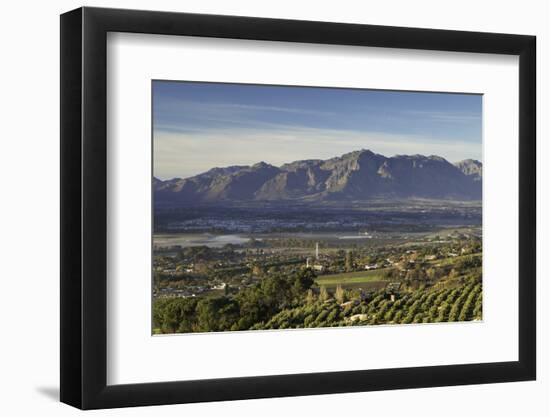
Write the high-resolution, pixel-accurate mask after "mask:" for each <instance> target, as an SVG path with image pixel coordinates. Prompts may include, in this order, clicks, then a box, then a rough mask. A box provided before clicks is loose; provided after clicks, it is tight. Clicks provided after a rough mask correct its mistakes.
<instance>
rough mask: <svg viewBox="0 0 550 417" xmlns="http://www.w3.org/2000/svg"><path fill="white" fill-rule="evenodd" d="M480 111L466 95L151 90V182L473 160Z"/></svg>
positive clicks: (161, 86)
mask: <svg viewBox="0 0 550 417" xmlns="http://www.w3.org/2000/svg"><path fill="white" fill-rule="evenodd" d="M481 106H482V97H481V96H480V95H468V94H443V93H417V92H397V91H383V90H359V89H340V88H316V87H282V86H263V85H246V84H222V83H200V82H171V81H154V82H153V143H154V175H155V176H157V177H159V178H162V179H168V178H173V177H182V178H185V177H189V176H192V175H196V174H199V173H201V172H204V171H207V170H208V169H210V168H212V167H214V166H228V165H248V164H254V163H256V162H259V161H265V162H268V163H271V164H273V165H281V164H283V163H285V162H291V161H294V160H298V159H312V158H321V159H325V158H330V157H333V156H338V155H341V154H344V153H346V152H351V151H354V150H358V149H370V150H372V151H373V152H376V153H380V154H383V155H386V156H393V155H395V154H416V153H419V154H424V155H432V154H434V155H439V156H442V157H444V158H446V159H448V160H449V161H451V162H455V161H458V160H461V159H466V158H474V159H479V160H481V152H482V147H481V130H482V129H481Z"/></svg>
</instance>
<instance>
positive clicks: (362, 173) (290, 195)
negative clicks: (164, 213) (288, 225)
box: [153, 150, 483, 205]
mask: <svg viewBox="0 0 550 417" xmlns="http://www.w3.org/2000/svg"><path fill="white" fill-rule="evenodd" d="M482 168H483V166H482V163H481V162H479V161H477V160H474V159H466V160H464V161H460V162H457V163H455V164H452V163H450V162H449V161H447V160H446V159H444V158H442V157H440V156H435V155H430V156H424V155H396V156H393V157H386V156H383V155H380V154H376V153H373V152H371V151H369V150H359V151H354V152H350V153H347V154H344V155H342V156H338V157H334V158H331V159H327V160H320V159H309V160H301V161H295V162H290V163H287V164H284V165H281V166H279V167H277V166H273V165H270V164H267V163H265V162H259V163H257V164H254V165H251V166H248V165H235V166H228V167H223V168H212V169H210V170H209V171H207V172H204V173H202V174H199V175H196V176H193V177H189V178H183V179H182V178H174V179H171V180H166V181H162V180H160V179H158V178H153V192H154V198H155V203H160V204H164V205H181V204H196V203H222V202H247V201H271V202H276V201H287V202H291V201H299V202H321V201H342V200H344V201H357V200H370V199H381V198H382V199H407V198H427V199H445V200H449V199H450V200H480V199H481V192H482V190H481V188H482Z"/></svg>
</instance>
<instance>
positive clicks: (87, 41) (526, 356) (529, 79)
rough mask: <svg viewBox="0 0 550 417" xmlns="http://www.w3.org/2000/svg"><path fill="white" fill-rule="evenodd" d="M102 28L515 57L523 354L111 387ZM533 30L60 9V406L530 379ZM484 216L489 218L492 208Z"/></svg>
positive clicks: (533, 343)
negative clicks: (484, 360)
mask: <svg viewBox="0 0 550 417" xmlns="http://www.w3.org/2000/svg"><path fill="white" fill-rule="evenodd" d="M108 32H131V33H146V34H162V35H174V36H178V35H186V36H198V37H215V38H235V39H254V40H266V41H285V42H305V43H318V44H333V45H356V46H371V47H383V48H404V49H421V50H441V51H457V52H477V53H491V54H508V55H517V56H519V103H518V108H519V132H518V137H519V138H520V140H519V155H518V158H519V277H520V279H519V293H518V297H519V360H518V361H513V362H496V363H477V364H467V365H445V366H427V367H426V366H424V367H412V368H398V369H376V370H357V371H345V372H326V373H310V374H293V375H274V376H256V377H239V378H225V379H209V380H199V381H175V382H162V383H142V384H132V385H112V386H109V385H107V383H106V381H107V379H106V376H107V334H106V329H107V304H106V300H107V276H106V257H107V252H106V243H107V217H106V215H107V192H106V191H107V181H108V178H107V169H106V168H107V163H106V162H107V139H106V138H107V135H106V128H107V111H106V95H107V87H106V86H107V73H106V59H107V58H106V46H107V41H106V39H107V33H108ZM535 45H536V38H535V37H534V36H524V35H510V34H495V33H479V32H461V31H449V30H432V29H415V28H403V27H387V26H372V25H358V24H341V23H326V22H312V21H295V20H279V19H265V18H252V17H234V16H218V15H200V14H186V13H170V12H151V11H136V10H119V9H102V8H88V7H84V8H80V9H77V10H73V11H71V12H68V13H65V14H63V15H62V16H61V54H60V56H61V310H60V314H61V401H62V402H64V403H67V404H70V405H72V406H75V407H78V408H81V409H95V408H112V407H124V406H143V405H156V404H174V403H191V402H201V401H220V400H238V399H251V398H264V397H282V396H299V395H313V394H329V393H344V392H357V391H376V390H388V389H402V388H421V387H435V386H449V385H463V384H481V383H496V382H506V381H525V380H534V379H535V377H536V314H535V310H536V305H535V301H536V297H535V291H536V277H535V273H536V270H535V269H536V268H535V265H536V262H535V261H536V259H535V248H536V164H535V162H536V145H535V122H536V120H535V117H536V116H535V106H536V99H535V95H536V92H535V87H536V84H535V79H536V77H535V75H536V74H535V60H536V57H535V53H536V52H535V50H536V47H535ZM487 215H490V213H489V214H487Z"/></svg>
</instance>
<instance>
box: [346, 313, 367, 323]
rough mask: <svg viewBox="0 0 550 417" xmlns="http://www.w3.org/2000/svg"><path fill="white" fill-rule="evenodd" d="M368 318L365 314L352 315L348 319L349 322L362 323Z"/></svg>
mask: <svg viewBox="0 0 550 417" xmlns="http://www.w3.org/2000/svg"><path fill="white" fill-rule="evenodd" d="M368 318H369V316H368V315H366V314H354V315H353V316H351V317H350V318H349V320H350V321H352V322H353V321H363V320H367V319H368Z"/></svg>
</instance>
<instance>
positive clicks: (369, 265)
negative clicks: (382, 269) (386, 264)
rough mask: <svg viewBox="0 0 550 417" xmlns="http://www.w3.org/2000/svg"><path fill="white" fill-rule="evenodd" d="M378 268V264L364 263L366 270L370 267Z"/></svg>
mask: <svg viewBox="0 0 550 417" xmlns="http://www.w3.org/2000/svg"><path fill="white" fill-rule="evenodd" d="M378 268H379V266H378V264H367V265H365V269H366V270H367V271H370V270H371V269H378Z"/></svg>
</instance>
